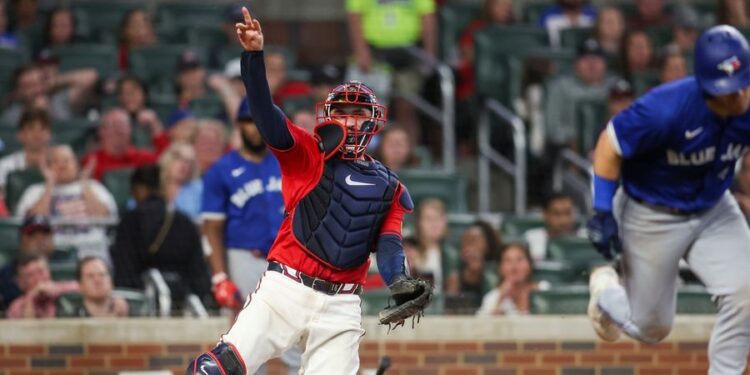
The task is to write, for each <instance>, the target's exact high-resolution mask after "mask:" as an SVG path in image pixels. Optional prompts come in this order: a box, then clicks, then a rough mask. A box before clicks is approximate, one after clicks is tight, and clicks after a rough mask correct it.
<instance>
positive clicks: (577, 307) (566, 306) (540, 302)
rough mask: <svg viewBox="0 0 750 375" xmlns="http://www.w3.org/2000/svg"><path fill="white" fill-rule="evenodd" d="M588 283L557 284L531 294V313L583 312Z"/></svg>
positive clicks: (586, 301)
mask: <svg viewBox="0 0 750 375" xmlns="http://www.w3.org/2000/svg"><path fill="white" fill-rule="evenodd" d="M588 303H589V288H588V285H568V286H558V287H554V288H552V289H549V290H544V291H536V292H533V293H532V294H531V313H532V314H585V313H586V307H587V306H588Z"/></svg>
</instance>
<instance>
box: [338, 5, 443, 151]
mask: <svg viewBox="0 0 750 375" xmlns="http://www.w3.org/2000/svg"><path fill="white" fill-rule="evenodd" d="M346 12H347V20H348V24H349V38H350V39H349V40H350V43H351V48H352V51H354V58H355V62H356V64H355V65H352V66H350V67H349V72H348V74H347V75H348V79H359V80H360V81H362V82H364V83H365V84H367V85H369V86H370V87H372V88H373V89H374V90H375V92H377V93H378V95H379V97H380V98H381V102H383V103H387V102H388V101H389V98H390V96H391V95H390V90H391V89H392V90H393V91H395V92H400V93H403V94H407V95H409V94H410V95H419V94H420V91H421V89H422V85H423V78H422V74H421V73H420V72H419V68H418V64H417V63H416V62H415V60H414V58H413V57H412V56H411V54H410V53H409V52H408V51H407V49H408V48H410V47H421V49H422V51H423V52H424V53H425V54H427V55H428V56H430V57H435V56H436V54H437V20H436V17H435V2H434V0H404V1H398V2H390V1H389V2H382V1H375V0H347V1H346ZM383 63H385V64H387V65H390V67H391V68H392V71H393V73H392V74H391V73H390V72H389V71H388V69H387V68H385V69H384V68H383V67H382V64H383ZM379 65H380V66H379ZM391 80H392V81H391ZM387 82H392V83H393V85H392V86H393V87H392V88H391V87H390V86H391V85H390V84H389V83H387ZM384 84H385V86H386V87H383V86H384ZM391 109H392V111H391V112H392V113H393V114H394V116H393V118H394V119H395V120H396V121H397V122H398V123H399V124H401V125H402V126H404V128H405V129H406V130H407V131H408V132H409V134H410V135H411V139H412V140H414V141H419V140H421V134H420V129H419V120H418V118H417V113H416V110H415V109H414V108H413V107H412V105H411V104H409V103H408V102H407V101H405V100H403V99H400V98H395V99H394V101H393V104H392V106H391Z"/></svg>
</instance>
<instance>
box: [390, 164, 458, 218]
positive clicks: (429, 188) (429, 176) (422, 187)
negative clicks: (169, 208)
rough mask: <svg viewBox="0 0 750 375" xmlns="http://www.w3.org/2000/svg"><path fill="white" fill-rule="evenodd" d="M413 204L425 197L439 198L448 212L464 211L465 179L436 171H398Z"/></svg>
mask: <svg viewBox="0 0 750 375" xmlns="http://www.w3.org/2000/svg"><path fill="white" fill-rule="evenodd" d="M399 179H400V180H401V182H402V183H403V184H404V185H405V186H406V188H407V189H408V190H409V195H411V198H412V200H413V201H414V204H415V206H418V205H419V202H421V201H422V200H423V199H425V198H430V197H434V198H439V199H440V200H442V201H443V202H444V203H445V205H446V207H447V209H448V211H450V212H466V206H467V204H466V180H465V179H464V178H462V177H460V176H458V175H454V174H446V173H443V172H437V171H422V170H409V171H402V172H401V173H399Z"/></svg>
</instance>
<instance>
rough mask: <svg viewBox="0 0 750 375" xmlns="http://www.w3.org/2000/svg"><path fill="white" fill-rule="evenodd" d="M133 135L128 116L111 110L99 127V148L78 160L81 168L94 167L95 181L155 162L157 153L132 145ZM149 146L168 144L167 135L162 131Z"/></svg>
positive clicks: (104, 116) (122, 111) (118, 110)
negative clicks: (117, 170)
mask: <svg viewBox="0 0 750 375" xmlns="http://www.w3.org/2000/svg"><path fill="white" fill-rule="evenodd" d="M132 132H133V129H132V125H131V123H130V116H128V113H127V112H125V110H123V109H120V108H113V109H110V110H109V111H107V112H105V113H104V115H103V116H102V120H101V125H100V126H99V128H98V134H99V145H98V147H97V148H96V149H95V150H93V151H91V152H89V153H88V154H86V155H85V156H84V157H83V159H81V163H82V164H83V165H89V163H93V164H94V174H93V177H94V178H95V179H97V180H101V179H102V177H104V174H105V173H107V172H109V171H112V170H116V169H123V168H134V167H138V166H141V165H145V164H153V163H155V162H156V160H157V158H158V151H160V150H157V152H154V151H150V150H146V149H142V148H137V147H135V146H133V144H132ZM152 143H154V144H157V145H160V146H162V147H163V146H166V145H168V144H169V140H168V137H167V135H166V133H164V132H161V133H160V134H159V135H158V136H157V137H156V138H153V139H152Z"/></svg>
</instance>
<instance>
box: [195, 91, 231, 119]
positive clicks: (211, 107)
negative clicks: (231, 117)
mask: <svg viewBox="0 0 750 375" xmlns="http://www.w3.org/2000/svg"><path fill="white" fill-rule="evenodd" d="M189 107H190V110H191V111H193V114H195V116H196V117H210V118H217V117H219V116H221V114H222V113H224V103H222V101H221V99H220V98H219V97H218V96H214V95H206V96H204V97H202V98H196V99H193V101H191V102H190V105H189Z"/></svg>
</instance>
